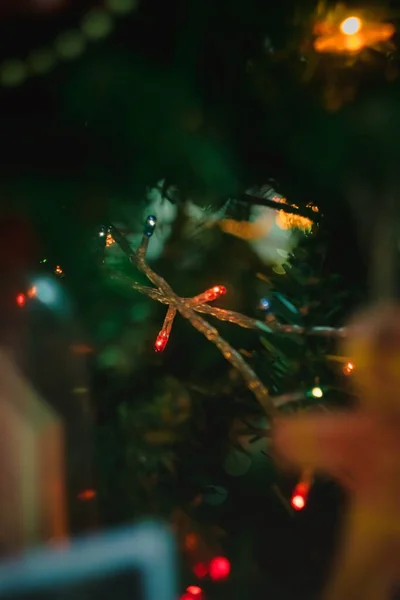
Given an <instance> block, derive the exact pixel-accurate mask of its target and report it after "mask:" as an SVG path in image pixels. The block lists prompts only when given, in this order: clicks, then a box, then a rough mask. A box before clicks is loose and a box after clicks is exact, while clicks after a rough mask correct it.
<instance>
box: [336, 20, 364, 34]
mask: <svg viewBox="0 0 400 600" xmlns="http://www.w3.org/2000/svg"><path fill="white" fill-rule="evenodd" d="M361 25H362V23H361V20H360V19H359V18H358V17H348V18H347V19H345V20H344V21H343V22H342V23H341V24H340V31H341V32H342V33H344V34H345V35H354V34H355V33H358V32H359V31H360V29H361Z"/></svg>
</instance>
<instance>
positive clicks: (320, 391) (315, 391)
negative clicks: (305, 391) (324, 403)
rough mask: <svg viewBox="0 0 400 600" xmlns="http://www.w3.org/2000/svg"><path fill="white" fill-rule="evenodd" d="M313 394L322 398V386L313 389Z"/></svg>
mask: <svg viewBox="0 0 400 600" xmlns="http://www.w3.org/2000/svg"><path fill="white" fill-rule="evenodd" d="M311 394H312V395H313V396H314V398H322V396H323V395H324V392H323V391H322V390H321V388H320V387H315V388H313V389H312V390H311Z"/></svg>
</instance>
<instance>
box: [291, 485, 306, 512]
mask: <svg viewBox="0 0 400 600" xmlns="http://www.w3.org/2000/svg"><path fill="white" fill-rule="evenodd" d="M310 485H311V484H310V482H309V481H301V482H300V483H298V484H297V485H296V487H295V488H294V490H293V494H292V498H291V500H290V504H291V505H292V507H293V508H294V509H295V510H303V508H304V507H305V506H306V504H307V498H308V494H309V491H310Z"/></svg>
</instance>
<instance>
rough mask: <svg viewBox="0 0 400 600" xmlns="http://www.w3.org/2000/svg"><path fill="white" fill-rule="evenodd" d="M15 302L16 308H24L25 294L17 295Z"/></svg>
mask: <svg viewBox="0 0 400 600" xmlns="http://www.w3.org/2000/svg"><path fill="white" fill-rule="evenodd" d="M16 301H17V304H18V306H21V307H22V306H25V302H26V298H25V294H18V296H17V298H16Z"/></svg>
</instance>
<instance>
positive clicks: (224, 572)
mask: <svg viewBox="0 0 400 600" xmlns="http://www.w3.org/2000/svg"><path fill="white" fill-rule="evenodd" d="M230 572H231V564H230V562H229V560H228V559H227V558H225V556H216V557H215V558H213V559H212V561H211V562H210V577H211V579H213V580H214V581H222V580H223V579H226V578H227V577H228V576H229V573H230Z"/></svg>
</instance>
